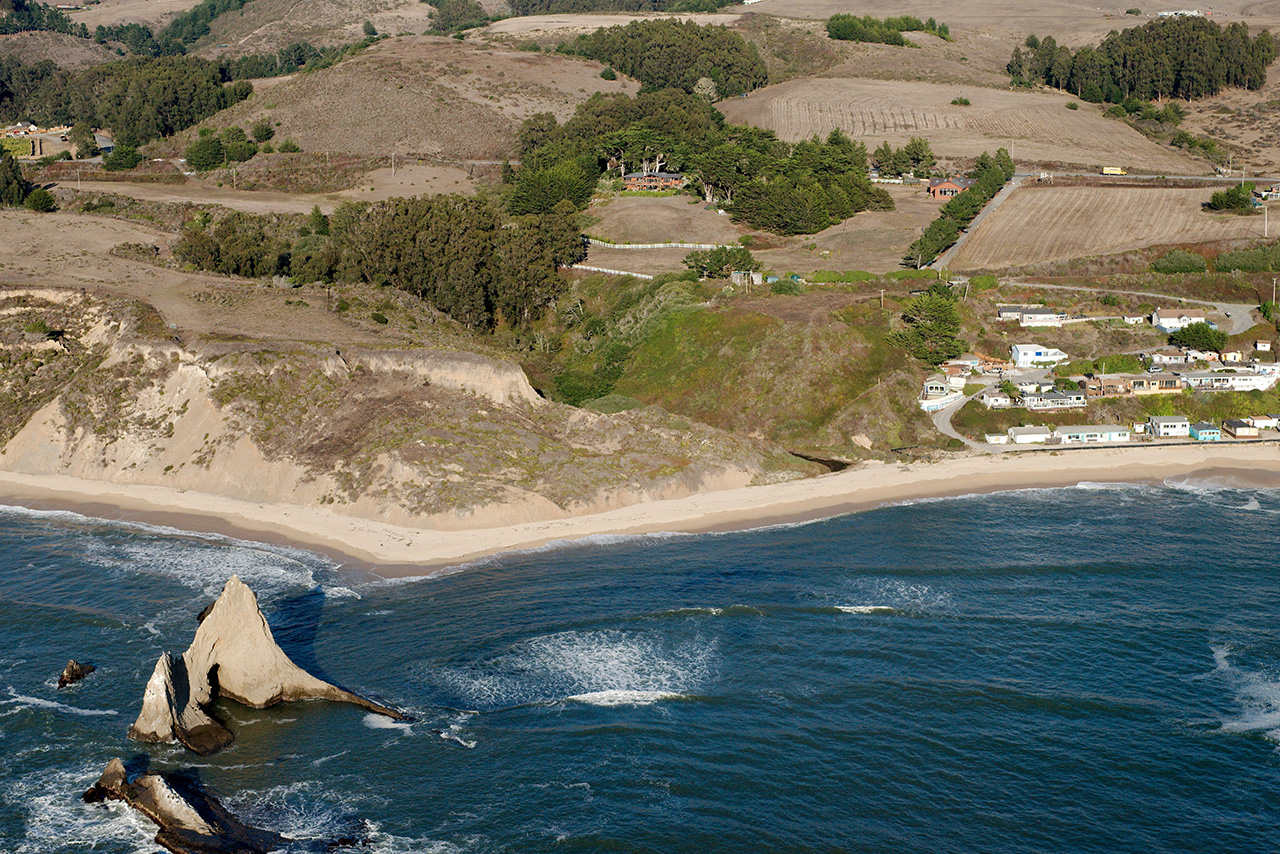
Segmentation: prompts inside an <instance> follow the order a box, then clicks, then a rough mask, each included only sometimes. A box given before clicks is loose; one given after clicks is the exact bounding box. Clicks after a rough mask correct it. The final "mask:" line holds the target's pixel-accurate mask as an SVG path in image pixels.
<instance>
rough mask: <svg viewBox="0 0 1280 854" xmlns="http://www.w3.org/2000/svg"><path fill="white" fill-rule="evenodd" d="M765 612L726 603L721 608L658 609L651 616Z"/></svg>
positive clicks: (733, 614)
mask: <svg viewBox="0 0 1280 854" xmlns="http://www.w3.org/2000/svg"><path fill="white" fill-rule="evenodd" d="M764 615H765V612H764V611H762V610H760V609H759V608H755V607H752V606H751V605H726V606H724V607H722V608H717V607H712V606H707V607H693V608H672V609H670V610H668V611H659V612H657V613H656V614H654V615H653V616H654V617H656V618H658V619H672V618H681V617H763V616H764Z"/></svg>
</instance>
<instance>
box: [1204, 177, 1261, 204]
mask: <svg viewBox="0 0 1280 854" xmlns="http://www.w3.org/2000/svg"><path fill="white" fill-rule="evenodd" d="M1253 187H1254V185H1253V183H1252V182H1249V181H1242V182H1241V183H1239V184H1236V185H1235V186H1234V187H1232V188H1231V189H1229V190H1218V191H1217V192H1216V193H1214V194H1213V195H1212V196H1210V197H1209V202H1208V204H1207V205H1205V207H1207V208H1209V210H1212V211H1247V210H1252V209H1253Z"/></svg>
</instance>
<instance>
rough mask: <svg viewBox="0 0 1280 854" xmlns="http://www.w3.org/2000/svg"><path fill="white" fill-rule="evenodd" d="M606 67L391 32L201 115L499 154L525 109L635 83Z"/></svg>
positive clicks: (419, 148)
mask: <svg viewBox="0 0 1280 854" xmlns="http://www.w3.org/2000/svg"><path fill="white" fill-rule="evenodd" d="M603 67H604V66H602V65H600V64H599V63H596V62H589V61H585V60H579V59H573V58H569V57H563V56H554V55H549V54H543V53H531V52H525V51H517V50H512V49H509V48H504V47H492V46H487V45H481V44H472V43H470V42H466V41H457V40H455V39H449V38H439V37H434V36H413V37H403V38H396V39H390V40H388V41H385V42H382V43H380V44H377V45H375V46H373V47H371V48H369V49H368V50H366V51H364V52H363V53H361V54H359V55H357V56H355V57H352V58H351V59H348V60H345V61H344V62H341V63H338V64H337V65H335V66H333V67H331V68H326V69H324V70H321V71H316V72H312V73H309V74H298V75H295V76H294V77H292V78H291V79H289V80H287V81H285V82H282V83H279V84H278V85H275V86H272V87H270V88H269V89H267V90H265V91H262V92H258V93H255V94H254V95H253V96H252V97H250V98H249V99H248V100H246V101H244V102H242V103H240V104H238V105H236V106H235V107H232V108H231V109H229V110H225V111H223V112H221V113H219V114H218V115H217V116H215V117H214V118H212V119H210V120H209V121H208V122H207V123H206V124H208V125H212V126H215V127H225V126H227V125H230V124H242V125H248V124H250V123H252V122H253V121H255V120H256V119H258V118H260V117H263V116H270V117H271V118H272V119H273V120H274V121H277V122H279V127H277V128H276V137H277V139H285V138H292V139H293V140H294V141H296V142H297V143H298V144H299V145H300V146H302V149H303V150H304V151H312V152H320V151H334V152H350V153H353V154H365V155H388V154H390V153H391V152H392V151H396V152H399V153H400V154H410V155H422V156H427V157H436V158H441V159H455V160H468V159H480V160H483V159H501V158H503V157H506V156H509V155H511V154H512V153H513V148H514V144H515V139H516V131H517V130H518V128H519V125H520V122H522V121H523V120H524V119H525V118H526V117H528V116H530V115H532V114H534V113H538V112H551V113H554V114H555V115H556V116H557V117H559V118H560V119H561V120H562V121H563V120H564V119H567V118H568V117H569V116H570V115H572V114H573V110H574V108H575V107H576V106H577V105H578V104H579V103H580V102H582V101H584V100H586V99H587V98H589V97H590V96H591V95H592V93H594V92H597V91H600V92H634V91H635V90H636V88H637V86H636V84H635V83H631V82H628V81H625V80H616V81H609V80H602V79H601V78H600V71H601V70H602V69H603ZM194 133H195V131H194V130H191V131H188V132H187V134H186V136H184V137H183V138H182V139H179V140H178V142H179V143H180V144H183V142H184V140H185V139H186V138H187V137H190V136H192V135H194Z"/></svg>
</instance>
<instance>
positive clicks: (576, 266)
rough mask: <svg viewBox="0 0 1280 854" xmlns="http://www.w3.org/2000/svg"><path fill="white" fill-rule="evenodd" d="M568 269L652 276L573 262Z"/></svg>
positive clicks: (641, 277)
mask: <svg viewBox="0 0 1280 854" xmlns="http://www.w3.org/2000/svg"><path fill="white" fill-rule="evenodd" d="M568 269H570V270H590V271H591V272H592V273H608V274H609V275H611V276H634V277H635V278H637V279H652V278H653V276H646V275H645V274H644V273H631V272H628V271H626V270H610V269H609V268H607V267H588V266H587V265H586V264H574V265H573V266H571V267H569V268H568Z"/></svg>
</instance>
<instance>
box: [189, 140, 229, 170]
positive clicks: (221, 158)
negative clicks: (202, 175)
mask: <svg viewBox="0 0 1280 854" xmlns="http://www.w3.org/2000/svg"><path fill="white" fill-rule="evenodd" d="M184 155H185V157H186V158H187V165H188V166H190V167H191V168H192V169H195V170H197V171H200V172H207V171H208V170H210V169H216V168H217V167H219V166H221V165H222V164H223V163H224V162H226V159H227V153H226V151H225V150H223V148H222V141H221V140H220V139H218V138H217V137H215V136H202V137H201V138H200V139H198V140H196V141H195V142H193V143H191V144H190V145H188V146H187V150H186V151H185V152H184Z"/></svg>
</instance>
